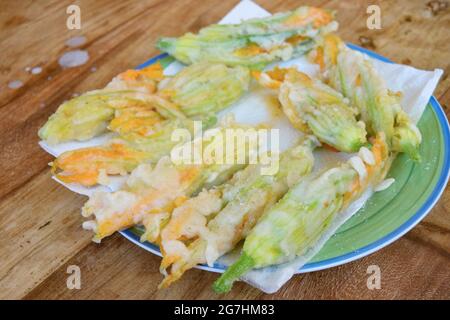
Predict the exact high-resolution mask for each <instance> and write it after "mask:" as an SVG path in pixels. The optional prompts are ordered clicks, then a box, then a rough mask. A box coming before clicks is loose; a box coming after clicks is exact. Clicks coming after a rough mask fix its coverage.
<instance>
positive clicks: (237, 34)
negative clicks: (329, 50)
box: [157, 7, 337, 69]
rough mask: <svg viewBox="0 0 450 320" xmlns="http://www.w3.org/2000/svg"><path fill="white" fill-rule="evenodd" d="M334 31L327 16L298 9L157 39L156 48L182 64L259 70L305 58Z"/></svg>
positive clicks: (330, 15)
mask: <svg viewBox="0 0 450 320" xmlns="http://www.w3.org/2000/svg"><path fill="white" fill-rule="evenodd" d="M336 29H337V23H336V21H334V16H333V14H332V13H331V12H329V11H327V10H323V9H319V8H313V7H299V8H298V9H296V10H294V11H289V12H284V13H277V14H274V15H273V16H270V17H267V18H260V19H250V20H246V21H243V22H241V23H239V24H214V25H210V26H208V27H205V28H203V29H201V30H200V31H199V32H198V34H193V33H187V34H185V35H184V36H182V37H179V38H161V39H160V40H159V41H158V44H157V47H158V48H159V49H160V50H161V51H163V52H167V53H168V54H170V55H171V56H173V57H175V58H176V59H177V60H179V61H181V62H183V63H185V64H192V63H196V62H199V61H210V62H222V63H225V64H227V65H231V66H236V65H241V66H247V67H250V68H256V69H260V68H262V67H264V66H265V65H267V64H268V63H270V62H273V61H278V60H289V59H291V58H294V57H298V56H300V55H303V54H305V53H306V52H308V51H310V50H311V49H312V48H313V47H314V45H315V41H316V39H317V38H318V37H319V36H320V35H321V34H326V33H328V32H330V31H334V30H336Z"/></svg>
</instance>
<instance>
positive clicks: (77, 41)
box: [66, 36, 86, 48]
mask: <svg viewBox="0 0 450 320" xmlns="http://www.w3.org/2000/svg"><path fill="white" fill-rule="evenodd" d="M85 43H86V37H85V36H76V37H72V38H70V39H69V40H67V41H66V45H67V46H69V47H72V48H76V47H79V46H82V45H83V44H85Z"/></svg>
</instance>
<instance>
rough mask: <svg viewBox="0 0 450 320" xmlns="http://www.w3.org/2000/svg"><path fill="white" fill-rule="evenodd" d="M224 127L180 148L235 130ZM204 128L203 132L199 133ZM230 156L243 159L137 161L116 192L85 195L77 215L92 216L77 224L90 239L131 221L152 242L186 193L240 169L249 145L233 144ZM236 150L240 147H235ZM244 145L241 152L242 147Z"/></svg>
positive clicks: (194, 147)
mask: <svg viewBox="0 0 450 320" xmlns="http://www.w3.org/2000/svg"><path fill="white" fill-rule="evenodd" d="M238 127H239V126H236V125H227V126H226V127H220V128H215V129H212V130H214V131H211V132H210V134H212V136H211V135H209V134H208V138H206V136H205V138H202V139H194V140H193V141H191V142H189V143H188V144H187V145H185V149H184V150H194V151H195V150H197V151H195V152H198V149H197V148H200V150H205V148H207V146H208V145H210V144H217V143H220V140H217V139H222V137H223V135H224V134H225V130H226V129H229V128H238ZM207 132H208V131H206V132H205V135H206V134H207ZM235 147H236V148H235V150H233V155H232V156H234V157H236V158H233V159H235V160H236V159H244V161H243V162H244V163H240V162H239V161H232V163H228V162H226V163H224V164H220V163H214V162H213V163H209V162H206V161H200V163H198V164H197V163H193V164H186V163H184V162H180V163H174V162H172V160H171V158H170V157H168V156H165V157H163V158H161V159H160V160H159V161H158V163H157V164H156V166H155V167H154V168H152V166H151V165H150V164H140V165H139V166H138V167H137V168H136V169H134V170H133V172H132V173H131V175H130V177H129V178H128V180H127V184H126V186H125V187H124V188H123V189H122V190H119V191H117V192H112V193H106V192H98V193H95V194H94V195H93V196H91V197H90V199H89V201H87V202H86V204H85V205H84V207H83V210H82V215H83V216H85V217H89V216H91V215H94V216H95V219H94V220H91V221H86V222H85V223H84V224H83V227H84V228H86V229H90V230H93V231H94V232H95V236H94V239H93V240H94V241H96V242H98V241H100V240H101V239H102V238H104V237H106V236H108V235H111V234H112V233H113V232H115V231H118V230H121V229H124V228H128V227H130V226H133V225H136V224H143V225H144V227H145V230H146V232H145V233H144V235H143V236H142V240H143V241H144V240H149V241H158V238H159V234H160V230H161V228H162V227H163V226H164V225H165V223H167V221H168V219H169V218H170V215H171V212H172V210H173V208H174V207H175V206H176V205H180V204H181V203H182V202H183V201H185V200H186V198H187V197H189V196H192V195H194V194H197V193H198V192H199V191H201V190H202V189H203V188H206V189H209V188H211V187H213V186H215V185H219V184H222V183H223V182H225V181H226V180H228V179H229V178H230V177H231V176H232V175H233V174H234V173H235V172H236V171H238V170H240V169H242V168H243V167H245V163H248V156H249V154H250V153H251V152H253V151H252V150H251V145H250V144H245V145H243V146H239V145H235ZM241 148H242V149H241ZM244 149H245V150H244Z"/></svg>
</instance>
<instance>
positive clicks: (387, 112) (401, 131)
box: [315, 34, 422, 161]
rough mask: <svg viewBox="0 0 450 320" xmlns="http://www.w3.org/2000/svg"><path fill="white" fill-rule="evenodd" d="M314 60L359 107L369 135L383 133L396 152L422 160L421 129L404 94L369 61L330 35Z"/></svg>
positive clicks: (331, 82)
mask: <svg viewBox="0 0 450 320" xmlns="http://www.w3.org/2000/svg"><path fill="white" fill-rule="evenodd" d="M315 61H316V62H317V63H318V64H319V65H320V66H321V69H322V71H323V72H324V77H325V78H326V79H327V81H328V83H329V84H330V85H331V86H332V87H333V88H335V89H336V90H338V91H340V92H341V93H342V94H343V95H344V96H345V97H346V98H348V99H350V101H351V102H352V104H354V105H355V106H357V107H358V113H359V114H360V116H361V119H362V120H363V121H364V122H365V123H366V126H367V130H368V132H369V134H370V135H372V136H375V135H376V134H378V133H379V132H384V134H385V135H386V139H387V143H388V145H389V146H390V147H391V148H392V150H393V151H396V152H405V153H407V154H408V155H409V156H410V157H411V158H412V159H413V160H416V161H419V160H420V156H419V147H420V143H421V140H422V137H421V134H420V131H419V129H418V128H417V126H416V125H415V124H414V123H413V122H412V121H411V119H410V118H409V116H408V115H407V114H406V113H405V112H404V111H403V110H402V107H401V105H400V98H401V95H400V94H399V93H393V92H392V91H390V90H389V89H388V88H387V86H386V83H385V81H384V80H383V78H382V77H381V76H380V75H379V74H378V72H377V71H376V70H375V68H374V66H373V65H372V63H371V62H370V60H368V59H367V58H366V57H365V56H364V55H362V54H361V53H359V52H356V51H354V50H351V49H349V48H347V47H346V46H345V44H344V43H343V41H342V40H341V39H339V37H337V36H336V35H333V34H328V35H326V36H325V37H324V39H323V41H322V45H321V46H319V47H318V48H317V49H316V52H315Z"/></svg>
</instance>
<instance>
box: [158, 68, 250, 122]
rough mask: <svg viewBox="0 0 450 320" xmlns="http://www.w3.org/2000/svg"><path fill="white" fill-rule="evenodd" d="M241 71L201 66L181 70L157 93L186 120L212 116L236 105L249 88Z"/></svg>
mask: <svg viewBox="0 0 450 320" xmlns="http://www.w3.org/2000/svg"><path fill="white" fill-rule="evenodd" d="M249 83H250V72H249V71H248V69H247V68H244V67H240V66H237V67H233V68H232V67H227V66H225V65H224V64H220V63H207V62H201V63H197V64H193V65H191V66H188V67H186V68H184V69H183V70H181V71H180V72H179V73H177V74H176V75H175V76H174V77H173V78H172V79H170V80H169V81H168V82H167V84H166V85H164V86H163V88H162V90H161V91H160V95H161V96H163V97H166V98H168V99H169V100H170V101H172V102H174V103H175V104H176V105H178V106H179V107H180V109H181V111H182V112H183V113H184V114H185V115H186V116H187V117H202V116H205V115H208V114H215V113H217V112H219V111H220V110H223V109H224V108H226V107H228V106H230V105H231V104H233V103H234V102H236V101H237V100H238V99H239V98H240V97H241V96H242V95H243V94H244V92H246V91H247V90H248V88H249Z"/></svg>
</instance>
